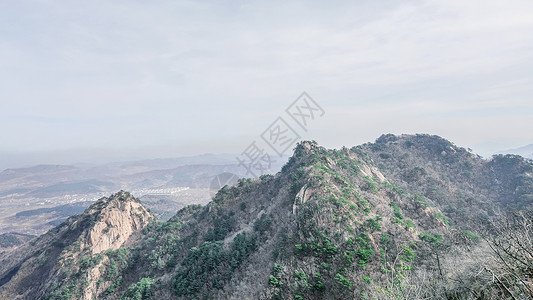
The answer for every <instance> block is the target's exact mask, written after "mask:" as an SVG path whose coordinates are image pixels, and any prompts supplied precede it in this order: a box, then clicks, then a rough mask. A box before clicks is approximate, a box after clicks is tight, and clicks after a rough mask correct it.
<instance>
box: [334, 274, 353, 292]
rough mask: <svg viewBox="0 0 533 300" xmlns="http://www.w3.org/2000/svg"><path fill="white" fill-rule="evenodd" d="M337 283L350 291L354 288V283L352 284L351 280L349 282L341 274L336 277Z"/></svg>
mask: <svg viewBox="0 0 533 300" xmlns="http://www.w3.org/2000/svg"><path fill="white" fill-rule="evenodd" d="M335 281H336V282H337V283H338V284H339V285H341V286H342V287H344V288H346V289H349V288H351V287H352V283H351V282H350V280H348V279H347V278H346V277H344V276H343V275H341V274H339V273H337V275H335Z"/></svg>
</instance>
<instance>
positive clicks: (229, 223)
mask: <svg viewBox="0 0 533 300" xmlns="http://www.w3.org/2000/svg"><path fill="white" fill-rule="evenodd" d="M234 227H235V217H234V214H233V213H230V214H227V215H226V214H223V215H222V216H220V217H215V218H214V220H213V228H212V229H209V230H208V231H207V233H206V235H205V240H206V241H220V240H223V239H224V238H225V237H226V236H227V235H228V233H230V232H231V231H232V230H233V229H234Z"/></svg>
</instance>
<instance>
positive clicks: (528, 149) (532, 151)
mask: <svg viewBox="0 0 533 300" xmlns="http://www.w3.org/2000/svg"><path fill="white" fill-rule="evenodd" d="M500 153H502V154H517V155H521V156H523V157H527V158H529V159H533V144H531V145H527V146H524V147H520V148H516V149H510V150H506V151H501V152H500Z"/></svg>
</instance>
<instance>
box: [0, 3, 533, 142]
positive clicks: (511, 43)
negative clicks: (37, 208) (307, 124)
mask: <svg viewBox="0 0 533 300" xmlns="http://www.w3.org/2000/svg"><path fill="white" fill-rule="evenodd" d="M0 28H1V29H0V35H1V36H2V39H1V40H0V57H2V60H1V61H0V67H1V68H0V80H1V81H2V82H3V83H4V85H5V88H3V89H2V90H1V91H0V97H1V99H2V101H1V102H0V126H1V128H6V129H7V130H2V131H1V132H0V140H2V142H3V146H2V149H1V150H4V151H7V150H10V151H24V150H27V149H30V148H32V149H36V150H50V151H53V150H54V149H68V148H79V147H90V146H96V147H104V148H105V147H107V146H109V145H111V144H113V143H116V144H119V145H123V146H124V147H140V148H142V147H155V146H157V145H166V144H169V143H173V144H174V145H178V146H180V147H183V148H187V147H191V149H193V148H194V150H196V151H200V152H202V151H203V152H207V151H210V152H216V151H217V149H220V151H225V152H228V151H234V152H239V151H240V150H241V148H242V147H245V146H246V145H247V144H248V143H249V142H251V140H253V139H254V138H257V136H258V134H259V133H260V132H262V131H263V130H264V128H265V127H266V126H268V124H270V123H271V122H272V120H274V119H275V118H276V117H277V116H278V115H280V114H283V110H284V109H285V108H286V106H288V105H289V104H290V102H291V101H292V100H293V99H294V98H295V97H296V96H297V95H298V94H299V93H300V92H301V91H303V90H307V91H308V92H309V93H310V94H311V95H312V96H314V98H316V99H317V100H318V101H319V102H320V103H321V105H322V106H323V107H324V109H325V110H326V116H325V117H324V118H325V119H324V121H321V122H317V123H316V125H315V127H314V129H312V130H311V131H310V133H309V136H308V137H309V138H313V139H316V140H318V141H320V140H323V141H324V143H326V144H327V145H326V146H329V145H341V144H356V143H360V142H365V141H368V140H373V139H374V138H375V137H377V135H379V134H381V133H384V132H388V131H395V132H397V130H405V131H410V132H430V133H439V132H442V133H444V134H446V137H447V138H449V139H452V140H454V141H459V142H461V143H465V144H469V143H489V142H498V141H499V140H500V141H501V140H508V138H509V132H512V134H511V136H513V141H514V142H516V143H521V142H523V143H524V144H527V143H531V141H532V140H533V136H532V135H531V132H533V130H532V129H533V128H532V127H533V124H532V123H531V122H529V121H528V120H529V119H528V118H531V117H532V116H533V102H532V101H531V96H530V95H531V94H532V88H531V87H532V86H533V72H532V71H531V70H533V57H532V56H533V51H532V50H533V40H532V39H531V37H530V36H531V32H533V3H532V2H530V1H525V0H524V1H518V0H513V1H507V2H505V3H502V2H501V1H478V0H475V1H468V2H464V1H455V0H453V1H444V0H440V1H403V2H398V1H379V2H376V1H358V2H351V1H334V2H328V3H327V4H326V3H323V2H319V1H307V2H303V1H269V2H250V1H237V0H235V1H223V2H219V1H202V2H198V1H160V2H158V3H150V2H145V1H114V2H109V1H90V2H86V1H85V2H83V1H73V2H69V3H64V2H62V1H56V0H42V1H31V2H30V1H16V2H13V1H11V2H4V3H1V4H0ZM354 120H356V121H354ZM357 120H360V121H357ZM453 124H460V125H459V126H456V125H453ZM495 124H497V126H496V125H495ZM464 128H468V130H464ZM517 128H520V130H518V129H517ZM350 132H357V135H355V134H350ZM221 140H231V141H233V142H231V143H227V142H220V141H221ZM209 141H218V142H213V144H212V146H211V147H212V148H211V149H207V148H209V147H208V146H205V145H208V144H209ZM191 145H203V146H201V147H200V146H198V147H196V146H194V147H193V146H191ZM466 146H469V145H466ZM191 149H189V150H191ZM495 150H496V149H495Z"/></svg>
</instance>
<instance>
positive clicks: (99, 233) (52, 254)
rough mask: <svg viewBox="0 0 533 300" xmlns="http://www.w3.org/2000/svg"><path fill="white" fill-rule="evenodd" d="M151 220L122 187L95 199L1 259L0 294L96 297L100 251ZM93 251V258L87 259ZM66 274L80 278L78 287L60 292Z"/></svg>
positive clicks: (99, 288)
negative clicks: (81, 283)
mask: <svg viewBox="0 0 533 300" xmlns="http://www.w3.org/2000/svg"><path fill="white" fill-rule="evenodd" d="M154 219H155V217H154V216H153V214H152V213H151V212H150V211H148V210H147V209H146V208H145V207H144V206H143V205H142V204H141V203H140V202H139V201H138V200H136V199H135V198H134V197H133V196H131V195H130V194H129V193H127V192H124V191H120V192H118V193H116V194H114V195H112V196H111V197H109V198H102V199H100V200H98V201H97V202H96V203H94V204H93V205H91V206H90V207H89V208H88V209H87V210H86V211H85V212H84V213H83V214H81V215H79V216H74V217H71V218H69V219H68V220H67V221H65V222H64V223H63V224H61V225H59V226H58V227H57V228H55V229H53V230H51V231H49V232H48V233H46V234H45V235H43V236H41V237H40V238H38V239H36V240H34V241H32V242H31V243H29V244H27V245H25V247H22V248H20V249H17V251H14V252H13V253H10V254H9V255H8V256H6V257H3V258H1V259H0V264H1V265H2V267H0V285H1V288H0V298H1V299H36V298H46V297H49V298H54V297H55V296H59V295H64V296H65V297H66V298H68V297H67V296H72V297H74V298H79V299H94V298H97V297H98V296H99V293H100V292H102V290H103V287H105V286H106V284H105V282H104V283H103V284H101V283H97V282H99V280H100V282H101V277H102V276H103V274H102V272H101V271H100V270H101V268H100V267H102V266H103V265H104V264H105V263H106V262H108V258H107V257H105V256H103V255H101V253H103V252H106V251H112V250H117V249H119V248H120V247H122V246H123V245H124V243H125V242H126V241H127V240H128V239H129V238H130V237H131V236H132V235H133V234H134V233H136V232H138V231H139V230H141V229H142V228H144V227H146V225H148V224H149V223H150V222H151V221H153V220H154ZM98 254H100V256H98V257H99V258H100V259H99V260H98V261H91V260H88V257H94V255H98ZM67 267H69V268H72V270H71V271H72V272H70V273H68V274H67V273H65V272H64V270H65V269H66V268H67ZM69 276H77V277H80V278H82V279H83V280H84V281H85V285H86V287H85V288H84V289H83V292H81V293H78V294H72V295H65V294H64V293H63V292H64V289H63V290H61V289H62V288H64V287H62V281H64V279H65V278H66V277H69ZM36 283H38V284H36ZM107 285H109V284H107ZM67 290H68V288H67Z"/></svg>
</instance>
